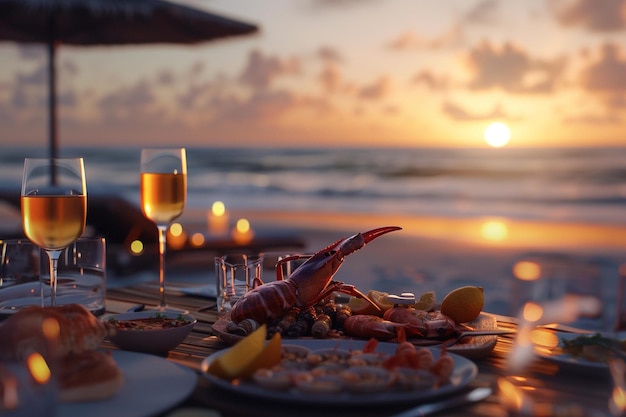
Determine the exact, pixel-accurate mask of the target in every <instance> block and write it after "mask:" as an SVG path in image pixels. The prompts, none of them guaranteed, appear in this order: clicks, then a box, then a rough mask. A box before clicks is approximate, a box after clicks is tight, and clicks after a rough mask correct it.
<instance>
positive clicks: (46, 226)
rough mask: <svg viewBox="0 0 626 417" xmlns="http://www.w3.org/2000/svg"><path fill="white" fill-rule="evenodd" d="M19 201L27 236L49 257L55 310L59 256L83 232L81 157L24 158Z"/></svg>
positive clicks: (84, 195)
mask: <svg viewBox="0 0 626 417" xmlns="http://www.w3.org/2000/svg"><path fill="white" fill-rule="evenodd" d="M21 202H22V227H23V228H24V233H25V234H26V237H27V238H28V239H29V240H30V241H32V242H33V243H35V244H36V245H38V246H39V247H40V248H42V249H43V250H44V251H45V252H46V253H47V254H48V261H49V263H50V288H51V291H50V294H51V295H50V305H51V306H53V307H54V306H56V292H57V264H58V261H59V256H60V255H61V252H63V249H65V248H66V247H67V246H69V245H70V244H71V243H73V242H74V241H75V240H76V239H78V238H79V237H80V235H82V234H83V232H84V230H85V221H86V218H87V187H86V183H85V166H84V162H83V158H26V159H25V160H24V176H23V178H22V192H21Z"/></svg>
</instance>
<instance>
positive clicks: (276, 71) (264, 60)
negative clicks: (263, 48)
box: [239, 50, 300, 89]
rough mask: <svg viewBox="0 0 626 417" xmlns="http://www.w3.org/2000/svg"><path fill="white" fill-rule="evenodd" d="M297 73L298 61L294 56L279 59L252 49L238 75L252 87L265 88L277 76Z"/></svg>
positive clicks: (298, 71)
mask: <svg viewBox="0 0 626 417" xmlns="http://www.w3.org/2000/svg"><path fill="white" fill-rule="evenodd" d="M299 73H300V61H299V60H298V59H296V58H289V59H281V58H278V57H275V56H267V55H264V54H263V53H262V52H260V51H258V50H252V51H250V53H249V54H248V61H247V63H246V67H245V68H244V69H243V71H242V73H241V75H240V76H239V80H240V81H241V82H242V83H243V84H246V85H248V86H251V87H253V88H254V89H265V88H269V87H270V86H271V84H272V82H273V81H274V80H275V79H276V78H277V77H279V76H282V75H285V74H289V75H297V74H299Z"/></svg>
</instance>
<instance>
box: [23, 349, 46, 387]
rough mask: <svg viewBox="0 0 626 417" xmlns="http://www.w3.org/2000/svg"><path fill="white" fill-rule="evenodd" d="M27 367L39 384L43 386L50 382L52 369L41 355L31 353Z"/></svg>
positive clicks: (27, 360)
mask: <svg viewBox="0 0 626 417" xmlns="http://www.w3.org/2000/svg"><path fill="white" fill-rule="evenodd" d="M26 365H27V366H28V370H29V372H30V374H31V375H32V376H33V379H34V380H35V381H36V382H37V383H39V384H42V385H43V384H45V383H47V382H48V381H49V380H50V375H51V372H50V368H49V367H48V364H47V363H46V360H45V359H44V358H43V356H41V354H39V353H36V352H35V353H31V354H30V355H29V356H28V358H27V359H26Z"/></svg>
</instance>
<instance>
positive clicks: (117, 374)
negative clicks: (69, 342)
mask: <svg viewBox="0 0 626 417" xmlns="http://www.w3.org/2000/svg"><path fill="white" fill-rule="evenodd" d="M57 380H58V383H59V399H60V400H61V402H81V401H96V400H105V399H108V398H110V397H112V396H113V395H114V394H115V393H116V392H117V391H118V390H119V388H120V387H121V386H122V385H123V383H124V376H123V374H122V371H121V370H120V369H119V368H118V366H117V364H116V363H115V361H114V360H113V358H112V357H111V354H110V352H109V353H105V352H103V351H99V350H87V351H84V352H81V353H72V354H69V355H67V356H65V357H64V358H63V359H62V360H61V362H60V364H59V367H58V373H57Z"/></svg>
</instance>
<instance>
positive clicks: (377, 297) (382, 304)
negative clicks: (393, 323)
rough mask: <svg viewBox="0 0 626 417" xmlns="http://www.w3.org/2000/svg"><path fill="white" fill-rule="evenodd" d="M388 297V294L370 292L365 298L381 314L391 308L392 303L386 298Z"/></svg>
mask: <svg viewBox="0 0 626 417" xmlns="http://www.w3.org/2000/svg"><path fill="white" fill-rule="evenodd" d="M388 296H389V293H386V292H383V291H376V290H370V292H368V293H367V297H368V298H369V299H370V300H372V301H373V302H374V304H376V305H377V306H378V307H379V308H380V310H381V313H384V312H385V311H387V310H389V309H390V308H392V307H393V303H391V301H389V299H388V298H387V297H388Z"/></svg>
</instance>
